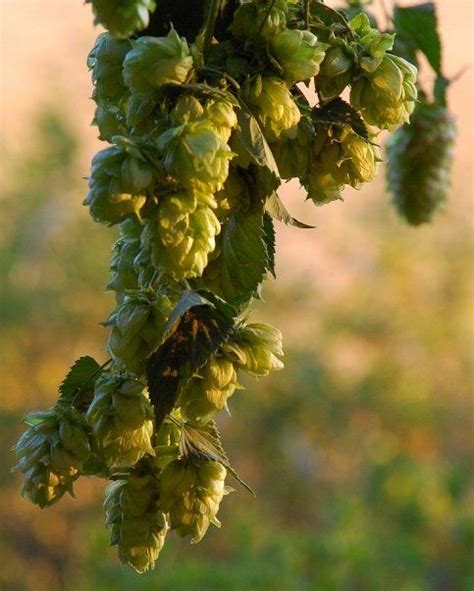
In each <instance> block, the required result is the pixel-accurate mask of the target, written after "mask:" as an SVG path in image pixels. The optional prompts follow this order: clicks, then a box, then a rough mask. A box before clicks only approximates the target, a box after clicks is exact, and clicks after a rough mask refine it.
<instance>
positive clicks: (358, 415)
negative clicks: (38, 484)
mask: <svg viewBox="0 0 474 591" xmlns="http://www.w3.org/2000/svg"><path fill="white" fill-rule="evenodd" d="M0 5H1V10H2V13H1V20H2V29H3V30H2V42H1V55H2V59H1V62H2V63H1V66H2V77H1V84H2V96H3V100H2V105H1V106H2V109H1V114H2V131H3V133H4V137H5V140H6V141H5V143H4V145H3V147H2V148H1V152H0V154H1V156H2V158H1V159H2V162H3V164H4V170H3V171H2V175H1V181H2V185H3V187H2V198H1V200H0V212H1V214H0V310H1V318H2V330H1V333H0V375H1V391H2V397H1V401H2V402H1V405H0V406H1V408H0V427H1V428H0V466H1V471H0V557H1V560H0V589H1V591H30V590H31V591H33V590H34V591H63V590H64V591H69V590H74V591H76V590H78V591H116V590H119V591H135V590H137V591H148V590H150V591H151V590H158V591H168V590H169V591H171V590H173V591H179V590H183V591H184V590H186V591H187V590H192V591H221V590H222V591H234V590H237V589H238V590H241V589H249V590H250V591H254V590H256V591H266V590H268V589H270V588H273V589H275V590H276V591H382V590H383V591H385V590H387V591H432V590H435V591H472V589H474V568H473V566H472V564H471V563H472V556H473V554H474V511H473V507H474V478H473V465H474V446H473V427H474V424H473V411H474V408H473V398H472V386H473V379H472V378H473V371H472V369H473V368H472V361H473V359H472V344H473V342H474V340H473V336H474V335H473V328H474V323H473V319H474V318H473V307H472V301H473V300H472V296H473V287H474V285H473V280H472V278H473V275H472V272H473V266H472V255H473V241H472V204H471V203H472V201H471V198H472V184H473V183H472V181H473V176H472V169H473V162H472V142H473V126H472V113H471V111H472V102H473V98H474V97H473V92H472V85H473V71H472V68H471V69H469V70H467V72H466V73H465V74H464V76H463V77H462V78H461V79H460V80H459V81H458V82H457V84H456V85H455V86H454V87H453V89H452V91H451V104H452V106H453V110H454V111H455V114H456V116H457V118H458V123H459V128H460V138H459V142H458V148H457V155H456V164H455V170H454V178H453V188H452V194H451V198H450V202H449V204H448V207H447V210H446V212H445V213H443V214H442V215H440V216H439V217H438V219H437V220H436V222H435V223H434V224H433V225H432V226H430V227H426V228H425V227H423V228H421V229H418V230H413V229H409V228H407V227H406V226H404V225H403V224H402V223H401V222H400V221H399V220H398V219H397V218H396V216H395V214H394V213H393V211H392V210H391V208H390V206H389V202H388V197H387V195H386V194H385V192H384V189H383V179H382V174H381V176H380V179H379V181H378V182H377V183H374V184H373V185H372V186H369V187H367V188H366V189H364V190H363V191H361V192H359V193H357V192H354V191H352V192H347V195H346V200H345V202H344V203H336V204H333V205H330V206H328V207H325V208H323V209H318V210H316V209H315V208H314V207H312V206H310V205H305V204H303V203H302V194H301V193H300V192H299V190H298V188H297V187H294V186H289V187H287V188H286V189H285V191H284V197H285V200H286V201H287V203H288V205H289V207H291V208H292V211H293V212H294V213H295V215H297V217H299V218H302V219H304V220H305V221H308V222H310V223H311V222H312V223H314V224H315V225H316V226H317V229H316V230H297V229H291V230H290V229H287V228H279V229H278V241H279V242H278V248H279V250H278V258H277V274H278V281H276V282H273V283H272V284H269V285H268V286H267V288H266V290H265V300H266V301H265V303H264V304H260V305H258V306H257V308H258V310H257V312H256V313H255V317H259V318H261V319H264V320H266V321H269V322H271V323H273V324H275V325H276V326H278V327H279V328H281V329H282V331H283V333H284V335H285V343H286V352H287V355H286V368H285V370H283V371H282V372H280V373H278V374H275V376H273V377H271V378H267V379H264V380H262V381H260V382H250V381H249V382H248V383H246V386H247V388H246V390H244V391H242V392H239V393H238V394H236V395H235V397H234V399H232V401H231V402H232V404H231V411H232V416H231V417H227V416H223V417H222V418H221V420H220V426H221V429H222V433H223V437H224V440H225V442H226V444H227V448H228V451H229V455H230V457H231V459H232V460H233V462H234V464H235V466H236V468H237V469H238V471H239V472H240V474H241V475H242V477H243V478H244V479H245V480H246V481H248V482H250V484H251V485H252V486H253V488H255V490H256V492H257V499H253V498H252V497H251V496H250V495H248V494H247V493H246V492H245V491H244V490H243V489H240V488H238V490H237V491H236V492H235V493H233V494H232V495H231V496H230V497H228V498H226V499H225V501H224V502H223V507H222V522H223V527H222V529H221V530H220V531H219V530H216V529H214V531H212V532H210V533H209V535H208V536H207V537H206V538H205V539H204V540H203V542H202V543H201V544H199V545H198V546H196V547H190V546H188V544H186V543H184V542H182V541H179V540H177V539H173V540H172V541H171V540H170V542H171V543H169V542H168V543H167V546H166V547H165V549H164V551H163V553H162V555H161V557H160V562H159V565H158V568H157V570H156V572H154V573H151V574H149V575H145V576H142V577H139V576H137V575H135V574H134V573H133V572H132V571H130V570H128V569H126V568H122V567H120V566H119V564H118V561H117V558H116V552H115V549H113V548H108V547H107V543H108V537H107V532H106V530H105V526H104V525H103V515H102V509H101V503H102V494H103V483H101V482H98V481H85V482H82V483H80V484H79V485H78V487H77V495H76V496H77V498H76V500H73V499H70V498H67V499H63V500H61V502H60V503H59V504H58V505H57V506H55V507H53V508H51V509H49V510H47V511H42V510H40V509H38V508H36V507H34V506H32V505H30V504H29V503H28V502H27V501H25V500H22V499H20V498H19V495H18V490H19V486H20V479H19V478H18V477H17V475H11V474H10V473H9V469H10V466H11V464H12V461H13V457H12V454H11V452H10V448H11V446H12V444H13V443H14V442H15V440H16V438H17V437H18V435H19V434H20V433H21V431H22V426H21V424H20V419H21V416H22V414H23V413H24V412H25V411H26V410H29V409H32V408H45V407H47V406H49V405H50V404H51V403H52V402H53V401H54V399H55V397H56V390H57V387H58V384H59V383H60V382H61V380H62V378H63V376H64V373H65V371H66V369H67V367H68V366H69V365H70V364H71V363H72V362H73V361H74V360H75V359H76V358H77V357H79V356H80V355H82V354H86V353H89V354H92V355H94V356H96V357H98V358H100V357H101V356H103V353H102V347H103V343H104V339H105V331H104V329H102V328H101V327H100V326H99V325H98V323H99V322H100V321H101V320H103V319H104V318H105V316H106V315H107V313H108V310H109V308H110V307H111V306H112V297H111V296H110V295H109V294H104V293H103V289H104V285H105V283H106V278H107V268H108V259H109V257H110V248H111V244H112V241H113V236H114V233H113V231H111V230H107V229H106V228H104V227H100V226H98V225H97V224H93V223H92V222H91V221H90V219H89V218H88V215H87V212H86V211H85V209H84V208H82V207H81V205H80V204H81V201H82V198H83V195H84V189H85V186H84V181H83V180H82V177H83V176H86V175H87V169H88V161H89V159H90V157H91V155H92V153H93V151H94V150H95V149H97V147H98V142H97V141H96V140H95V138H94V134H95V132H94V130H93V129H90V128H89V127H88V123H89V121H90V119H91V118H92V111H93V106H92V103H91V102H90V101H88V99H87V97H88V96H89V94H90V82H89V77H88V73H87V71H86V67H85V64H84V62H85V56H86V55H87V52H88V49H89V47H90V46H91V44H92V42H93V39H94V38H95V34H96V32H94V31H93V29H92V27H91V19H90V14H89V10H88V8H87V7H84V6H82V5H81V3H80V2H77V0H56V1H54V0H48V1H46V0H44V1H43V0H23V1H22V2H21V3H18V2H16V1H14V0H0ZM440 8H441V15H442V35H443V38H444V41H445V45H446V64H447V71H448V73H450V74H454V73H455V72H456V71H458V70H459V69H460V68H461V67H463V66H464V65H467V64H470V63H471V64H472V28H473V26H472V25H473V22H472V20H473V19H472V4H471V2H470V0H465V1H461V0H458V1H456V2H454V1H449V2H448V0H444V1H443V2H440ZM460 15H461V16H460ZM18 23H21V24H22V30H21V33H19V31H18ZM172 537H173V536H172Z"/></svg>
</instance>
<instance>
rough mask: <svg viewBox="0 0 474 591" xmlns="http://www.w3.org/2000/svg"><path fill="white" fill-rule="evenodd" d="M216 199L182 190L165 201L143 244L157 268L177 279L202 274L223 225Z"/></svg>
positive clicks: (152, 219)
mask: <svg viewBox="0 0 474 591" xmlns="http://www.w3.org/2000/svg"><path fill="white" fill-rule="evenodd" d="M209 203H212V205H213V206H215V201H214V199H213V198H212V197H208V196H206V195H201V194H198V193H195V192H192V191H181V192H179V193H174V194H171V195H167V196H166V197H164V198H163V199H162V201H161V202H160V204H159V205H158V208H157V210H156V212H155V215H154V216H153V217H151V218H150V219H148V220H147V221H146V223H145V229H144V232H143V235H142V241H143V244H144V247H145V248H149V249H150V251H151V259H152V263H153V266H154V267H155V268H156V269H157V270H158V271H161V272H165V273H166V274H167V275H169V276H170V277H172V278H173V279H176V280H178V281H179V280H181V279H184V278H191V277H199V276H200V275H202V273H203V271H204V269H205V267H206V265H207V262H208V257H209V254H210V253H211V252H212V251H213V250H214V249H215V247H216V235H217V234H218V233H219V232H220V224H219V221H218V219H217V217H216V215H215V213H214V212H213V211H212V209H211V207H209Z"/></svg>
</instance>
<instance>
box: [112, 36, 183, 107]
mask: <svg viewBox="0 0 474 591" xmlns="http://www.w3.org/2000/svg"><path fill="white" fill-rule="evenodd" d="M131 43H132V47H133V49H132V50H131V51H130V52H129V53H128V54H127V56H126V58H125V61H124V64H123V76H124V79H125V82H126V84H127V85H128V86H129V88H130V90H131V91H132V92H134V93H137V94H140V95H145V96H146V95H151V96H154V95H156V92H157V90H159V89H160V88H161V87H162V86H164V85H165V84H182V83H183V82H185V81H186V79H187V77H188V75H189V72H190V71H191V69H192V67H193V58H192V57H191V54H190V52H189V47H188V43H187V41H186V39H185V38H184V37H180V36H179V35H178V33H177V32H176V31H175V30H174V29H171V31H170V32H169V33H168V35H167V36H166V37H140V38H139V39H137V40H136V41H132V42H131Z"/></svg>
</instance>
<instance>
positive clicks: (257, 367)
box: [222, 323, 283, 377]
mask: <svg viewBox="0 0 474 591" xmlns="http://www.w3.org/2000/svg"><path fill="white" fill-rule="evenodd" d="M222 351H223V352H224V354H225V355H226V357H227V358H228V359H229V360H231V361H232V362H233V363H234V364H235V366H236V367H237V368H238V369H242V370H243V371H245V372H247V373H248V374H250V375H251V376H255V377H261V376H266V375H268V374H269V373H270V372H271V371H273V370H278V369H282V368H283V362H282V361H281V360H280V357H282V356H283V348H282V338H281V332H280V331H279V330H277V329H276V328H273V326H270V325H269V324H261V323H253V324H244V325H242V326H241V327H240V328H239V330H238V331H237V333H236V335H235V337H234V340H233V341H228V342H226V343H225V344H224V345H223V346H222Z"/></svg>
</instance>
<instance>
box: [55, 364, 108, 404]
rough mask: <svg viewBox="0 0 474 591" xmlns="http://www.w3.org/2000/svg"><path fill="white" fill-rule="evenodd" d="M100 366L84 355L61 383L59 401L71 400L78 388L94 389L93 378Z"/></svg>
mask: <svg viewBox="0 0 474 591" xmlns="http://www.w3.org/2000/svg"><path fill="white" fill-rule="evenodd" d="M100 369H101V368H100V365H99V364H98V363H97V361H96V360H95V359H94V358H93V357H89V356H88V355H86V356H85V357H81V358H80V359H78V360H77V361H76V362H75V363H74V365H73V366H72V367H71V369H70V370H69V373H68V374H67V376H66V377H65V379H64V381H63V383H62V384H61V386H60V387H59V393H60V395H61V399H63V400H72V399H73V398H74V396H75V394H76V393H77V392H78V390H79V389H80V388H84V387H85V386H89V388H88V389H89V390H90V389H92V390H93V389H94V383H95V380H94V378H95V377H96V376H97V375H98V373H99V372H100Z"/></svg>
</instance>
